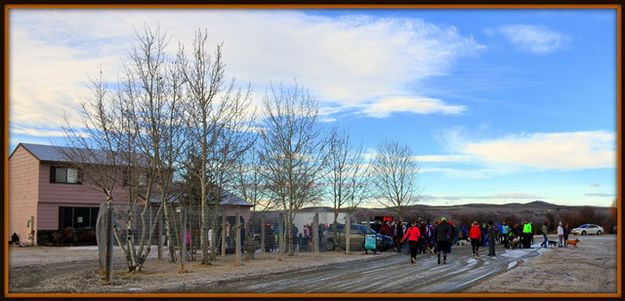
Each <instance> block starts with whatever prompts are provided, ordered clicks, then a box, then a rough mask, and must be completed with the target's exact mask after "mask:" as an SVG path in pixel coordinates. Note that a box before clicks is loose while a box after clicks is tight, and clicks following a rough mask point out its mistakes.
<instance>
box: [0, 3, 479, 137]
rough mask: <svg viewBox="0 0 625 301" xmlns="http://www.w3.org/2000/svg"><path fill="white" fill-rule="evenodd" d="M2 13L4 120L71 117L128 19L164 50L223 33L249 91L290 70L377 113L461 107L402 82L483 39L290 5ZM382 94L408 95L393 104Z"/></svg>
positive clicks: (112, 58)
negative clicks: (159, 31)
mask: <svg viewBox="0 0 625 301" xmlns="http://www.w3.org/2000/svg"><path fill="white" fill-rule="evenodd" d="M9 22H10V23H9V26H10V27H9V30H10V31H9V43H10V49H9V51H10V54H9V64H10V69H9V72H10V73H9V83H10V84H9V89H10V91H9V93H10V94H9V102H10V121H11V123H12V124H13V123H17V124H20V125H23V126H47V127H51V126H59V125H62V124H63V119H62V115H63V111H64V110H65V111H66V113H67V114H69V115H70V120H71V121H72V122H75V121H76V116H74V115H73V112H74V111H75V109H74V108H75V106H76V105H77V103H78V99H80V98H83V97H86V96H88V95H89V92H88V91H87V90H86V89H85V88H84V83H85V82H86V81H87V75H88V74H90V75H92V76H93V75H97V73H98V69H99V67H100V66H102V68H103V69H104V76H105V78H106V79H107V80H109V81H111V82H115V81H116V76H117V74H118V72H119V70H120V68H121V64H120V59H121V58H123V57H124V56H125V55H126V50H127V49H128V48H129V47H130V45H131V43H132V42H133V38H134V28H137V29H138V30H142V29H143V26H144V24H147V25H150V26H155V25H156V24H159V26H160V27H161V28H163V29H165V30H166V31H167V33H168V34H169V36H170V37H171V42H170V43H169V49H170V50H171V51H173V50H175V48H176V47H177V44H178V40H180V41H181V42H182V43H184V44H185V45H187V49H188V48H189V47H191V41H192V37H193V32H194V30H195V29H197V28H206V29H207V30H208V34H209V40H210V43H214V44H217V43H219V42H224V58H225V61H226V64H227V72H228V73H227V76H233V77H236V79H237V80H238V82H239V83H241V84H242V85H246V84H247V83H248V82H251V83H252V85H253V89H254V91H255V93H259V92H260V93H262V91H264V90H265V89H266V88H267V87H268V86H269V85H270V84H271V83H276V82H279V81H283V82H285V83H289V82H292V80H293V79H297V81H298V82H299V83H302V85H304V86H305V87H306V88H308V89H309V90H310V92H311V93H312V94H314V95H316V96H318V98H319V99H320V103H321V104H322V106H324V107H332V108H334V110H341V111H342V110H356V111H358V110H368V111H367V112H369V113H371V114H375V112H373V111H371V109H372V108H379V109H380V112H383V113H382V114H385V115H388V114H390V113H391V112H394V111H401V110H406V111H410V112H415V113H440V114H458V113H460V112H462V111H464V110H465V108H464V107H463V106H455V105H449V104H446V103H445V102H443V101H442V100H438V99H429V98H427V97H423V96H421V95H418V93H416V94H415V92H413V91H409V86H410V85H409V84H412V83H414V82H416V81H420V80H423V79H427V78H430V77H432V76H441V75H445V74H447V73H448V72H449V71H450V70H451V68H452V66H453V65H454V63H455V62H456V61H457V60H458V59H459V58H461V57H463V56H466V55H471V54H474V53H478V52H479V51H480V50H482V49H484V48H485V47H484V46H483V45H480V44H479V43H477V42H476V41H475V40H474V39H473V38H472V37H466V36H462V35H461V34H460V33H459V32H458V30H457V29H456V28H455V27H452V26H442V25H436V24H431V23H427V22H424V21H423V20H419V19H401V18H394V19H385V18H371V17H365V16H360V15H354V16H349V17H342V18H330V17H323V16H312V15H307V14H305V13H303V12H299V11H293V10H276V11H262V10H210V9H208V10H96V9H94V10H71V9H70V10H45V9H41V10H26V9H12V10H11V12H10V15H9ZM389 95H400V96H402V97H403V99H413V101H406V100H403V101H400V102H401V103H403V105H400V106H397V107H395V108H393V107H392V106H390V105H389V104H393V102H395V103H397V100H392V99H390V100H389V98H388V97H389ZM255 98H256V101H260V97H255ZM389 101H390V103H389ZM322 111H323V108H322ZM328 118H330V117H328Z"/></svg>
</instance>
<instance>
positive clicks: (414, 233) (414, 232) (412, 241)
mask: <svg viewBox="0 0 625 301" xmlns="http://www.w3.org/2000/svg"><path fill="white" fill-rule="evenodd" d="M419 236H421V233H419V227H417V221H413V222H412V223H411V224H410V227H408V229H406V233H405V234H404V237H403V238H402V240H401V242H402V243H403V242H404V241H406V239H408V247H410V263H415V262H417V245H418V244H419Z"/></svg>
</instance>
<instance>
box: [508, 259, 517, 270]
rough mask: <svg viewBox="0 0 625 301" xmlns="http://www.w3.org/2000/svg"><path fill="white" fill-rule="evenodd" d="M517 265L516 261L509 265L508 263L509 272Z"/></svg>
mask: <svg viewBox="0 0 625 301" xmlns="http://www.w3.org/2000/svg"><path fill="white" fill-rule="evenodd" d="M517 263H518V262H517V261H516V260H515V261H512V262H509V263H508V268H507V270H509V269H511V268H513V267H515V266H516V265H517Z"/></svg>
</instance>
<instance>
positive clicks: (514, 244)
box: [510, 237, 523, 249]
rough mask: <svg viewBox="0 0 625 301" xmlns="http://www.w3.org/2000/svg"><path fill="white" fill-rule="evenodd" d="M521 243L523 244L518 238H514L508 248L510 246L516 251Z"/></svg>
mask: <svg viewBox="0 0 625 301" xmlns="http://www.w3.org/2000/svg"><path fill="white" fill-rule="evenodd" d="M522 243H523V242H522V241H521V238H519V237H515V238H513V239H512V241H511V242H510V246H511V247H512V248H513V249H518V248H520V247H521V246H522Z"/></svg>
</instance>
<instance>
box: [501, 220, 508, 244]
mask: <svg viewBox="0 0 625 301" xmlns="http://www.w3.org/2000/svg"><path fill="white" fill-rule="evenodd" d="M508 233H510V226H508V223H507V222H506V221H503V225H502V226H501V240H502V243H503V245H504V247H505V248H506V249H509V248H510V242H509V240H508V236H509V235H508Z"/></svg>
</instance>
